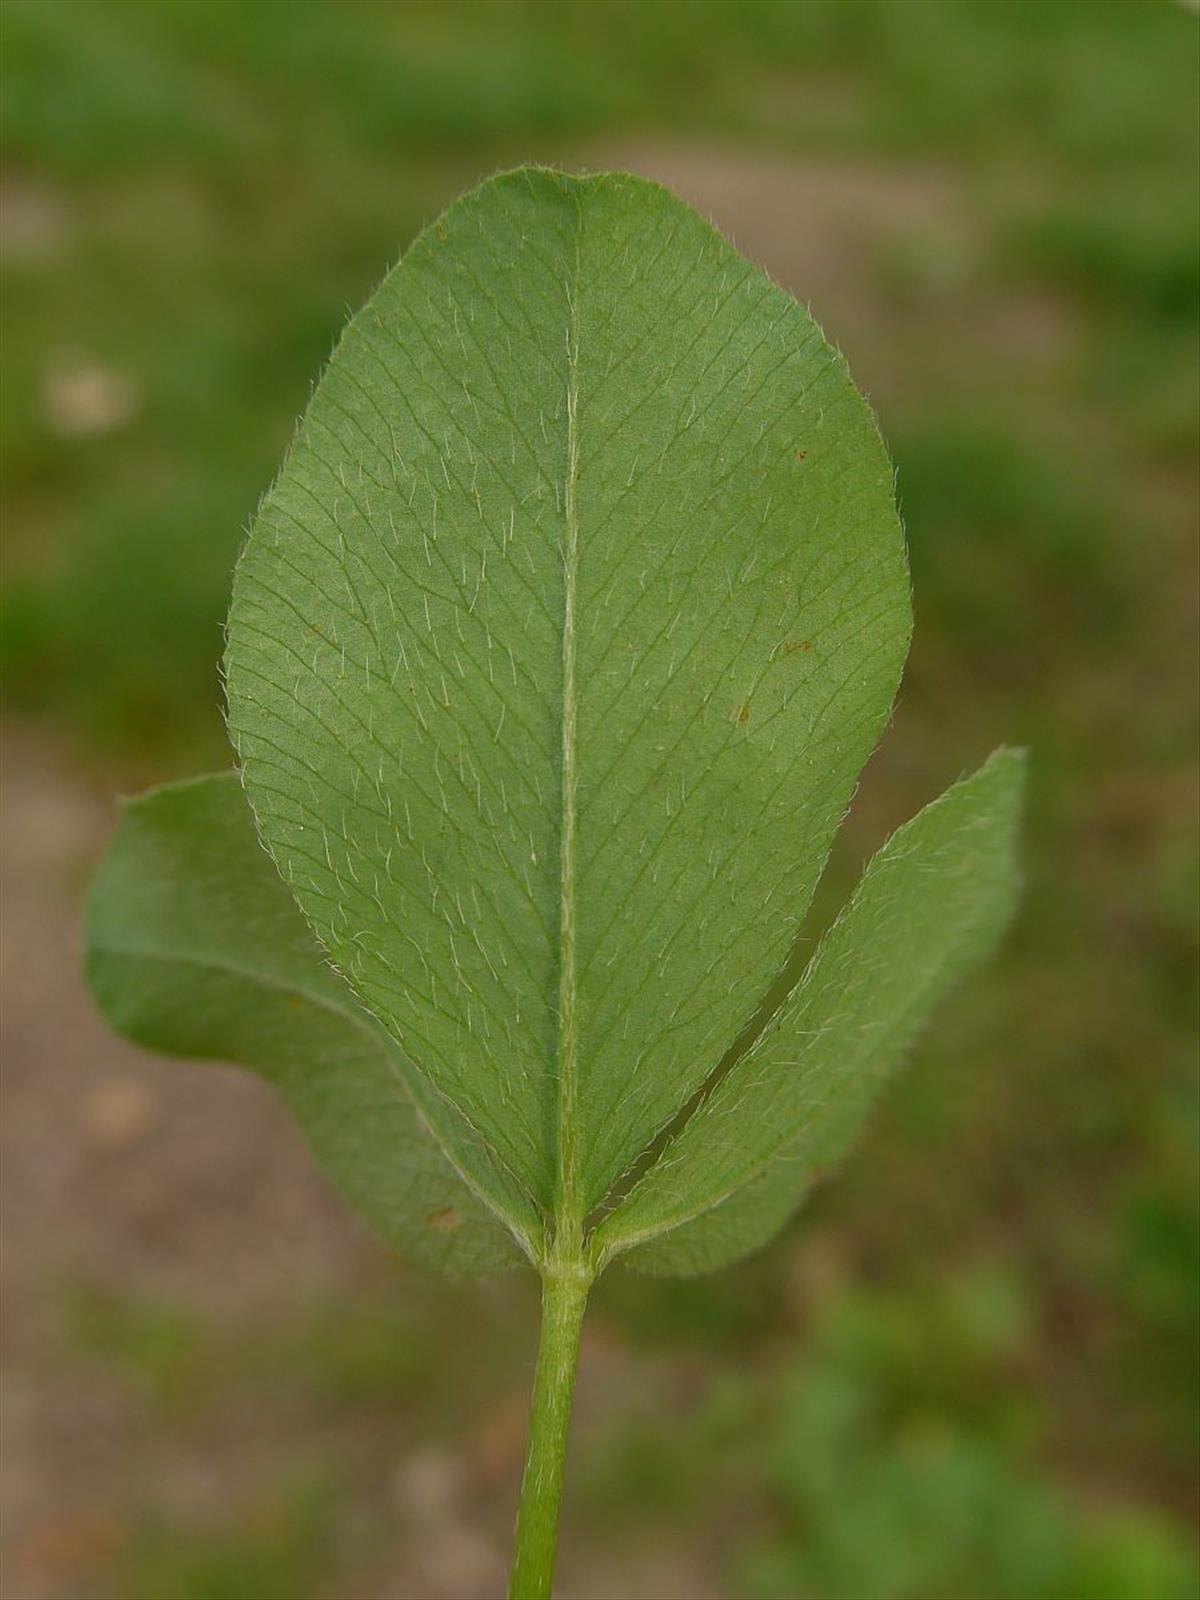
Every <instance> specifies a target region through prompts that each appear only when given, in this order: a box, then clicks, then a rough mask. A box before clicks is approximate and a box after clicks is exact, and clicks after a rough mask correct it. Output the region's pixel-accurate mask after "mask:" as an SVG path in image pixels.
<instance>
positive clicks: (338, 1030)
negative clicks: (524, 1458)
mask: <svg viewBox="0 0 1200 1600" xmlns="http://www.w3.org/2000/svg"><path fill="white" fill-rule="evenodd" d="M86 939H87V958H86V959H87V976H88V981H89V984H90V986H91V988H92V992H93V993H94V995H95V997H96V1000H97V1003H98V1004H99V1006H100V1008H101V1010H102V1011H104V1013H105V1015H106V1016H107V1017H108V1019H109V1021H110V1022H111V1023H112V1024H113V1026H114V1027H115V1028H117V1029H118V1030H119V1031H120V1032H122V1033H124V1034H126V1035H127V1036H128V1037H129V1038H131V1039H134V1040H135V1041H136V1042H137V1043H139V1044H142V1045H145V1046H147V1047H148V1048H151V1049H155V1050H161V1051H165V1052H166V1053H168V1054H171V1055H185V1056H208V1057H216V1058H219V1059H222V1060H227V1061H236V1062H239V1063H241V1064H242V1065H244V1066H247V1067H252V1068H254V1069H256V1070H257V1071H259V1072H261V1073H262V1074H263V1075H264V1076H265V1077H267V1078H269V1079H270V1080H271V1081H272V1082H274V1083H275V1084H277V1085H278V1087H279V1088H280V1089H281V1091H282V1092H283V1094H284V1095H285V1097H286V1098H287V1100H288V1102H289V1104H290V1105H291V1108H292V1110H293V1111H294V1113H295V1114H296V1117H297V1119H298V1120H299V1122H300V1125H301V1127H302V1128H303V1129H304V1132H305V1134H306V1135H307V1137H308V1139H309V1142H310V1143H311V1145H312V1147H313V1150H314V1152H315V1154H316V1156H317V1159H318V1160H319V1161H320V1163H321V1165H322V1166H323V1167H324V1168H325V1170H326V1172H327V1173H328V1174H329V1176H330V1178H332V1179H333V1181H334V1182H335V1183H336V1184H337V1185H338V1186H339V1187H340V1188H341V1189H342V1191H343V1192H344V1193H345V1195H346V1197H347V1198H348V1199H349V1200H350V1201H351V1203H352V1204H354V1205H355V1206H357V1207H358V1208H359V1209H360V1210H361V1211H362V1212H363V1214H364V1215H365V1216H366V1218H367V1219H368V1221H369V1222H370V1223H371V1224H372V1226H373V1227H374V1228H375V1229H376V1231H377V1232H378V1233H379V1234H380V1235H381V1236H382V1237H383V1238H384V1239H386V1240H387V1241H388V1242H390V1243H393V1244H395V1245H397V1246H398V1247H400V1248H401V1249H403V1250H404V1251H406V1252H407V1253H409V1254H413V1255H416V1256H418V1257H420V1258H422V1259H424V1260H425V1261H427V1262H429V1263H430V1264H432V1265H435V1266H439V1267H442V1268H445V1269H446V1270H448V1271H451V1272H456V1273H475V1272H488V1271H494V1270H496V1269H498V1268H500V1267H505V1266H509V1265H511V1264H512V1263H514V1262H515V1261H517V1260H519V1259H520V1252H519V1251H518V1249H517V1247H516V1244H515V1242H514V1241H513V1239H512V1238H511V1236H510V1235H509V1234H508V1233H506V1232H505V1231H504V1230H503V1229H502V1228H501V1227H500V1226H499V1225H498V1223H497V1222H496V1220H495V1218H494V1217H493V1216H492V1215H491V1213H490V1212H489V1211H488V1210H487V1209H486V1208H485V1207H484V1206H483V1205H482V1204H481V1203H480V1201H479V1200H478V1199H476V1197H475V1195H474V1194H473V1193H472V1192H471V1190H470V1189H469V1188H468V1187H467V1186H466V1184H464V1183H463V1181H462V1180H461V1178H459V1177H458V1175H457V1174H456V1173H455V1171H454V1169H453V1168H452V1167H451V1166H450V1164H449V1162H448V1161H447V1160H446V1158H445V1156H444V1155H443V1154H442V1153H441V1151H440V1150H439V1148H438V1146H437V1144H436V1143H435V1141H434V1140H433V1138H432V1137H431V1135H430V1133H429V1132H428V1130H427V1128H426V1127H425V1125H424V1124H423V1122H422V1120H421V1118H420V1117H419V1116H418V1115H417V1113H416V1111H415V1109H414V1106H413V1102H412V1100H411V1098H410V1096H409V1094H408V1092H407V1091H406V1089H405V1087H404V1083H403V1079H402V1073H403V1071H404V1067H403V1065H402V1063H401V1062H400V1061H399V1058H398V1055H397V1052H396V1050H395V1048H394V1046H392V1045H391V1044H390V1043H389V1042H388V1041H387V1040H386V1038H385V1037H384V1036H383V1035H382V1034H381V1032H380V1030H379V1029H378V1027H377V1026H376V1025H375V1024H374V1023H373V1021H372V1020H371V1019H370V1018H369V1017H368V1016H366V1015H365V1013H364V1012H363V1011H362V1010H361V1008H360V1007H359V1005H358V1004H357V1002H356V1001H355V999H354V997H353V995H351V994H350V992H349V990H348V989H347V988H346V986H345V984H344V983H342V981H341V979H340V978H338V976H337V975H336V973H334V972H333V971H332V970H331V969H330V967H329V965H328V963H327V961H326V960H325V958H324V956H323V954H322V952H321V950H320V949H319V947H318V946H317V944H316V942H315V940H314V939H313V937H312V934H311V933H310V931H309V929H308V927H307V925H306V924H305V922H304V920H303V918H302V917H301V916H300V914H299V913H298V911H297V910H296V907H295V904H294V903H293V901H292V899H291V896H290V895H289V894H288V892H287V889H286V888H285V886H284V884H283V883H282V881H281V880H280V878H279V876H278V874H277V873H276V872H275V870H274V868H273V867H272V865H271V863H270V860H269V859H268V857H267V856H266V854H265V853H264V852H263V850H262V849H261V848H260V846H259V844H258V840H257V839H256V838H255V835H254V828H253V825H252V823H251V819H250V814H249V811H248V810H247V808H246V803H245V800H244V798H243V795H242V792H241V787H240V785H239V783H238V781H237V779H236V777H235V776H234V775H233V774H232V773H227V774H223V775H221V776H218V777H209V778H200V779H198V780H196V781H195V782H192V783H183V784H174V785H169V786H167V787H165V788H162V789H157V790H153V791H152V792H151V793H149V794H147V795H143V796H142V797H141V798H139V799H137V800H135V801H133V802H132V803H131V804H130V805H128V806H127V807H126V809H125V810H124V812H123V814H122V818H121V824H120V827H119V828H118V830H117V833H116V836H115V838H114V840H113V842H112V844H111V846H110V848H109V850H108V853H107V855H106V856H105V859H104V861H103V863H102V865H101V868H100V871H99V873H98V874H97V877H96V881H95V884H94V886H93V888H92V892H91V896H90V899H89V902H88V909H87V920H86Z"/></svg>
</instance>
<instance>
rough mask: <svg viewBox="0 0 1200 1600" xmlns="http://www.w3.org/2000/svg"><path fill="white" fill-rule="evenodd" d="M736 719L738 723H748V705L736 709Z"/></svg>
mask: <svg viewBox="0 0 1200 1600" xmlns="http://www.w3.org/2000/svg"><path fill="white" fill-rule="evenodd" d="M737 719H738V721H739V722H749V721H750V707H749V705H748V704H747V705H741V706H739V707H738V714H737Z"/></svg>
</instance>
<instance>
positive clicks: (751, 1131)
mask: <svg viewBox="0 0 1200 1600" xmlns="http://www.w3.org/2000/svg"><path fill="white" fill-rule="evenodd" d="M1024 776H1025V758H1024V755H1023V753H1022V752H1020V751H1013V750H1001V751H997V752H996V754H995V755H993V756H992V757H991V759H990V760H989V761H988V762H987V763H986V764H985V765H984V766H983V767H982V768H980V770H979V771H978V772H976V773H975V774H974V775H973V776H972V777H970V778H967V779H964V780H963V781H962V782H961V783H957V784H955V785H954V786H953V787H952V788H951V789H948V790H947V791H946V793H945V794H944V795H942V796H941V798H940V799H938V800H935V801H933V803H932V804H931V805H928V806H926V807H925V809H924V810H923V811H922V812H920V813H919V814H918V815H917V816H916V817H914V818H913V820H912V821H911V822H908V823H906V824H905V825H904V826H903V827H902V828H899V829H897V831H896V832H895V833H894V834H893V835H892V837H891V838H890V839H889V840H888V842H887V843H886V844H885V845H884V846H883V848H882V849H881V850H880V851H879V853H878V854H877V855H876V856H875V857H874V858H873V859H872V861H871V862H870V863H869V865H868V866H867V869H866V871H865V872H864V873H863V876H862V879H861V881H860V883H859V885H858V888H857V889H856V890H855V892H854V895H853V897H852V898H851V900H850V902H849V904H848V905H847V906H846V908H845V910H844V911H843V912H842V914H841V916H840V917H839V918H838V920H837V921H836V922H835V923H834V925H833V927H832V928H830V930H829V932H828V933H827V934H826V935H825V937H824V938H823V939H822V940H821V943H820V945H819V946H818V948H817V951H816V954H815V955H814V957H813V959H812V961H811V962H810V964H809V966H808V968H807V970H806V972H805V974H804V977H803V979H802V980H801V982H800V983H799V984H798V985H797V987H796V989H795V990H793V992H792V994H791V996H790V997H789V999H788V1000H787V1001H786V1002H785V1004H784V1005H783V1007H782V1008H781V1009H780V1011H779V1012H778V1013H777V1014H776V1016H775V1018H774V1019H773V1020H772V1021H771V1022H770V1024H769V1025H768V1026H767V1028H766V1029H765V1030H764V1031H763V1033H762V1034H761V1035H760V1036H759V1038H758V1039H757V1041H756V1042H755V1043H754V1045H753V1046H752V1047H751V1048H750V1049H749V1050H748V1051H747V1052H746V1054H745V1055H743V1056H742V1057H741V1058H740V1060H738V1061H737V1062H736V1063H735V1064H734V1065H733V1067H732V1068H731V1069H730V1071H729V1072H728V1073H727V1074H726V1075H725V1077H723V1078H722V1079H721V1080H720V1082H719V1083H717V1084H716V1085H715V1087H714V1088H713V1090H712V1092H711V1094H709V1095H708V1097H707V1098H706V1099H705V1100H704V1101H703V1103H702V1104H701V1105H700V1107H699V1108H698V1109H697V1110H696V1111H695V1112H694V1113H693V1115H692V1116H691V1117H690V1118H689V1119H688V1120H687V1122H686V1124H685V1125H684V1126H683V1128H682V1130H681V1131H680V1132H679V1134H678V1135H677V1136H676V1137H675V1138H674V1139H673V1140H672V1141H671V1143H670V1144H669V1145H668V1146H667V1148H666V1150H665V1151H664V1153H663V1154H662V1156H661V1157H660V1159H659V1160H658V1161H657V1162H656V1163H655V1165H654V1166H653V1167H652V1168H651V1169H650V1170H649V1171H648V1172H647V1173H646V1174H645V1175H644V1176H643V1178H642V1179H641V1181H640V1182H639V1183H638V1184H637V1185H636V1186H635V1187H634V1189H633V1190H632V1192H631V1193H630V1194H629V1195H628V1196H627V1197H626V1199H625V1201H624V1202H623V1204H622V1205H620V1206H619V1207H618V1208H617V1209H616V1210H614V1211H613V1212H612V1213H611V1214H610V1215H609V1216H608V1217H607V1218H606V1219H605V1220H604V1222H603V1223H602V1224H601V1226H600V1227H599V1228H598V1229H597V1232H596V1235H595V1240H594V1248H595V1251H596V1255H597V1258H598V1259H604V1258H606V1257H607V1256H609V1255H611V1254H613V1253H615V1252H617V1251H619V1250H623V1249H628V1248H629V1247H630V1246H631V1245H636V1244H637V1243H638V1241H639V1240H642V1239H650V1240H651V1241H652V1242H650V1243H648V1244H644V1245H642V1246H641V1248H640V1249H638V1250H636V1251H635V1254H634V1256H633V1258H632V1260H631V1264H632V1265H635V1266H640V1267H642V1268H644V1269H645V1270H647V1271H665V1272H690V1271H705V1270H709V1269H710V1268H711V1267H714V1266H721V1265H724V1264H725V1263H726V1262H728V1261H730V1260H733V1259H735V1258H736V1257H737V1256H738V1255H742V1254H745V1253H746V1251H748V1250H751V1249H753V1248H755V1247H756V1246H757V1245H759V1244H761V1243H763V1242H764V1241H765V1239H766V1238H768V1237H769V1236H770V1234H771V1233H772V1232H774V1230H775V1228H776V1227H778V1226H779V1224H780V1223H782V1222H783V1220H784V1219H785V1217H786V1216H787V1214H788V1212H789V1211H791V1210H792V1209H793V1208H794V1206H795V1205H796V1204H797V1203H798V1202H799V1200H800V1198H801V1196H802V1194H803V1192H804V1190H805V1188H806V1187H807V1186H808V1184H809V1183H810V1182H811V1181H812V1179H813V1178H814V1177H815V1176H817V1175H818V1174H819V1173H820V1172H822V1171H823V1170H824V1169H826V1168H827V1167H829V1166H830V1165H832V1164H833V1163H835V1162H837V1161H839V1160H840V1159H841V1158H842V1156H843V1155H844V1154H845V1151H846V1149H847V1147H848V1145H849V1144H850V1142H851V1141H852V1139H853V1138H854V1136H855V1134H856V1133H857V1131H858V1129H859V1126H860V1125H861V1123H862V1120H863V1118H864V1116H865V1114H866V1112H867V1110H868V1108H869V1106H870V1103H871V1101H872V1099H873V1098H874V1096H875V1094H876V1093H877V1091H878V1089H879V1088H880V1086H881V1084H882V1083H883V1081H884V1080H885V1079H886V1077H887V1075H888V1074H889V1072H890V1071H891V1070H892V1069H893V1067H894V1066H895V1065H896V1064H897V1062H898V1061H899V1060H900V1059H901V1058H902V1057H903V1055H904V1053H905V1051H906V1050H907V1048H908V1046H909V1044H910V1043H911V1041H912V1039H913V1036H914V1035H915V1033H916V1032H917V1030H918V1029H919V1028H920V1026H921V1025H922V1023H923V1022H924V1021H925V1020H926V1017H927V1016H928V1013H929V1011H930V1009H931V1008H932V1006H933V1005H934V1004H935V1003H936V1001H937V1000H938V998H939V997H940V996H941V995H942V994H943V993H944V992H945V990H946V989H947V988H949V987H950V985H951V984H953V983H954V982H956V981H957V980H958V979H959V978H960V977H962V975H963V974H964V972H966V971H968V970H969V969H970V968H971V967H972V966H974V965H976V964H977V963H978V962H979V961H981V960H982V959H983V957H984V956H985V955H987V953H988V952H989V950H990V949H991V947H992V946H993V945H994V943H995V941H996V939H997V938H998V937H999V935H1000V933H1001V932H1002V931H1003V929H1004V927H1005V925H1006V923H1007V922H1008V919H1009V916H1010V915H1011V912H1012V907H1013V903H1014V899H1015V895H1016V886H1017V872H1016V863H1015V853H1016V840H1017V831H1018V825H1019V820H1020V810H1021V800H1022V793H1023V788H1024ZM654 1235H661V1236H662V1237H661V1238H654V1237H653V1236H654Z"/></svg>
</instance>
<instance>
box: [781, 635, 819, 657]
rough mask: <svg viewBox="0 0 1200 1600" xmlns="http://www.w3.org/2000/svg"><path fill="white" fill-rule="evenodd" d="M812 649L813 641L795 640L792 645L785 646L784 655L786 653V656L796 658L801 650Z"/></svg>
mask: <svg viewBox="0 0 1200 1600" xmlns="http://www.w3.org/2000/svg"><path fill="white" fill-rule="evenodd" d="M811 649H812V640H811V639H793V640H792V642H791V643H790V644H785V645H784V647H783V653H784V655H785V656H794V655H796V654H797V653H798V652H799V651H801V650H811Z"/></svg>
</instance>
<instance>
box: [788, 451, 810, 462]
mask: <svg viewBox="0 0 1200 1600" xmlns="http://www.w3.org/2000/svg"><path fill="white" fill-rule="evenodd" d="M792 454H793V455H794V456H795V458H796V460H797V461H803V460H804V458H805V456H806V455H807V454H808V451H807V450H793V452H792Z"/></svg>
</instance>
